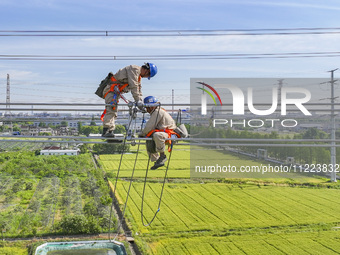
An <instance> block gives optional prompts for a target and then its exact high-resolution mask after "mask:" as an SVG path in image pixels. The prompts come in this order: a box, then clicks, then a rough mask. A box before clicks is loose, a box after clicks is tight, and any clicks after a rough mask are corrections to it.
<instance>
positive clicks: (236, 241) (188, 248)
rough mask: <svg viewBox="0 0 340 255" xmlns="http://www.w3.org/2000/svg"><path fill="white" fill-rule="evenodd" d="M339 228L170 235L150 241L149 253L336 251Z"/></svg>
mask: <svg viewBox="0 0 340 255" xmlns="http://www.w3.org/2000/svg"><path fill="white" fill-rule="evenodd" d="M338 236H339V231H323V232H319V233H292V234H277V235H276V234H264V235H256V236H249V235H241V236H226V237H191V238H169V239H161V240H160V241H155V242H153V243H150V246H149V247H150V248H149V250H148V253H149V254H157V255H162V254H216V255H217V254H264V255H265V254H291V255H295V254H301V255H304V254H305V255H308V254H323V255H326V254H338V251H339V250H340V242H339V241H338Z"/></svg>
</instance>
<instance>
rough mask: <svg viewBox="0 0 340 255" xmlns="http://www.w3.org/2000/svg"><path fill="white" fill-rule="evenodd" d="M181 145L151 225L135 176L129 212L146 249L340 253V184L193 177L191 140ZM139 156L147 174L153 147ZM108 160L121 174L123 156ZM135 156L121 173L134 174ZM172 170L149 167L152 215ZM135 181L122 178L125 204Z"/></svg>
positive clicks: (139, 170) (236, 160) (140, 169)
mask: <svg viewBox="0 0 340 255" xmlns="http://www.w3.org/2000/svg"><path fill="white" fill-rule="evenodd" d="M177 148H178V149H181V150H180V151H179V150H174V152H173V155H172V157H173V158H172V161H171V163H170V168H169V172H168V175H169V178H170V179H169V181H168V182H167V183H166V185H165V190H164V194H163V198H162V204H161V206H160V211H159V213H158V214H157V217H156V219H155V221H154V222H153V223H152V225H151V227H144V226H143V224H142V221H141V217H142V215H141V204H142V190H143V180H142V179H138V178H137V179H135V181H134V183H133V185H132V189H131V191H130V198H129V203H128V209H127V212H126V217H127V219H128V222H129V224H130V227H131V228H132V229H133V231H132V232H133V233H135V236H134V237H135V239H136V242H137V243H138V244H139V247H140V248H141V250H142V251H143V252H144V253H145V254H336V253H337V251H339V250H340V242H339V239H340V238H339V231H340V230H338V227H339V226H340V218H339V217H337V215H338V211H339V210H340V201H339V200H338V199H336V198H337V197H338V196H340V185H339V184H336V183H329V181H328V180H327V179H325V178H323V177H317V176H299V175H290V176H289V177H291V178H285V176H279V177H277V176H270V175H267V176H266V178H263V177H264V176H262V178H257V177H254V176H249V178H239V179H236V178H233V179H228V178H223V179H222V178H219V179H187V177H186V176H189V175H190V171H189V163H190V162H189V160H188V159H189V158H190V153H189V151H188V150H187V148H186V147H185V146H181V147H179V146H178V147H177ZM207 153H209V152H207V151H205V156H206V155H207ZM221 155H223V156H224V157H228V160H229V161H230V162H232V163H233V164H235V165H237V164H239V165H240V164H242V165H246V164H248V165H254V164H261V163H263V162H255V161H254V160H252V159H249V158H246V157H244V156H237V155H235V154H230V153H225V152H223V151H221V154H220V155H216V152H215V155H214V156H215V157H216V158H218V157H220V156H221ZM138 158H139V160H138V162H137V167H136V174H135V176H137V177H144V175H145V169H146V165H147V155H146V153H145V151H143V152H140V155H139V157H138ZM175 159H176V160H175ZM100 160H101V163H102V165H103V166H104V168H105V170H106V171H107V172H113V173H116V169H117V167H118V164H119V160H120V155H101V156H100ZM134 160H135V154H129V155H124V157H123V164H122V167H121V173H120V176H121V177H130V175H131V171H132V168H133V163H134ZM183 166H185V167H183ZM164 171H165V170H164V169H159V170H157V171H149V177H150V179H149V180H148V183H147V186H146V193H145V200H144V215H143V216H144V217H145V218H144V220H145V221H146V222H147V221H149V220H151V218H152V217H153V215H154V213H155V212H156V211H157V209H158V202H159V196H160V193H161V186H162V184H161V181H162V178H163V177H164ZM184 173H185V174H184ZM295 177H299V178H295ZM111 181H114V179H113V178H112V179H111ZM128 186H129V180H128V179H126V180H124V178H122V179H121V180H120V181H119V182H118V188H117V196H118V201H120V203H121V204H122V203H123V201H125V198H126V195H127V190H128Z"/></svg>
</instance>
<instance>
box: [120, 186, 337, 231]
mask: <svg viewBox="0 0 340 255" xmlns="http://www.w3.org/2000/svg"><path fill="white" fill-rule="evenodd" d="M126 185H128V182H120V183H119V186H118V193H119V195H120V196H122V197H125V196H126V189H127V187H126ZM142 185H143V184H141V183H134V184H133V189H132V190H131V192H130V202H129V203H130V204H129V207H128V208H129V210H130V212H131V214H132V217H133V221H135V222H136V224H137V225H138V229H141V231H148V230H147V229H145V228H143V227H142V225H141V221H140V217H141V212H140V208H141V207H140V205H141V203H142V199H141V194H142V189H143V186H142ZM230 187H231V185H228V184H217V183H214V184H166V185H165V191H164V196H163V200H162V204H161V210H160V212H159V213H158V215H157V219H156V220H155V221H154V223H153V232H159V233H165V232H179V231H188V230H190V231H202V230H209V231H215V232H217V231H222V232H223V231H229V230H230V229H235V228H236V229H239V228H255V227H260V228H261V227H267V226H272V227H274V226H276V227H284V226H290V225H296V226H298V225H308V224H316V223H319V222H323V223H330V224H332V223H334V222H336V221H337V220H336V217H335V215H337V212H338V210H339V203H334V202H332V201H331V199H332V198H333V197H337V196H339V195H340V191H339V190H328V189H299V188H290V187H261V188H259V187H257V186H255V187H243V188H235V187H233V188H230ZM160 192H161V184H158V183H148V184H147V187H146V192H145V198H144V214H145V216H146V217H147V218H150V217H152V216H153V213H154V212H155V211H156V210H157V209H158V208H157V206H158V201H159V194H160ZM320 194H321V196H323V197H325V198H328V199H324V200H320V199H319V198H317V202H315V200H314V199H315V197H317V196H320ZM301 198H302V199H303V202H302V201H300V199H301Z"/></svg>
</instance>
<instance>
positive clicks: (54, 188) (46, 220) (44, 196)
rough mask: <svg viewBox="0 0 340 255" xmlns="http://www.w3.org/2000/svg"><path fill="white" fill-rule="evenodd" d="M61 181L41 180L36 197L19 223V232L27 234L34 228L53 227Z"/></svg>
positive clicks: (52, 179) (54, 179) (55, 178)
mask: <svg viewBox="0 0 340 255" xmlns="http://www.w3.org/2000/svg"><path fill="white" fill-rule="evenodd" d="M59 187H60V180H59V178H57V177H54V178H43V179H41V180H40V182H39V184H38V186H37V188H36V190H35V192H34V196H33V197H32V199H31V202H30V204H29V206H28V208H27V210H26V211H25V214H24V216H23V217H22V219H21V221H20V222H19V226H18V228H17V230H18V231H23V232H25V231H26V230H28V229H31V228H32V227H33V226H35V227H40V228H44V229H48V228H50V227H51V226H52V225H53V222H54V214H55V210H56V206H57V198H58V193H59Z"/></svg>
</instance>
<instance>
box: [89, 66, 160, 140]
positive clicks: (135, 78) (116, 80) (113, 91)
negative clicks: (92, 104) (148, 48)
mask: <svg viewBox="0 0 340 255" xmlns="http://www.w3.org/2000/svg"><path fill="white" fill-rule="evenodd" d="M156 74H157V66H156V65H154V64H152V63H145V64H144V65H143V66H137V65H129V66H126V67H124V68H122V69H120V70H118V72H117V73H115V74H113V73H109V74H108V76H107V77H106V78H105V79H104V80H103V81H102V82H101V84H100V85H99V87H98V89H97V91H96V93H95V94H97V95H98V96H99V97H101V98H103V99H105V104H106V107H105V110H104V112H103V114H102V116H101V120H102V121H103V133H102V136H104V137H114V133H113V130H114V129H115V119H116V118H117V112H118V102H119V99H120V98H122V99H123V100H124V101H125V102H126V103H129V102H128V101H127V100H126V99H125V97H124V96H123V95H122V94H124V93H127V92H129V91H131V94H132V96H133V98H134V100H135V104H136V105H137V107H138V108H140V109H142V108H143V102H142V85H141V78H148V79H150V78H151V77H154V76H155V75H156ZM130 104H131V102H130Z"/></svg>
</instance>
